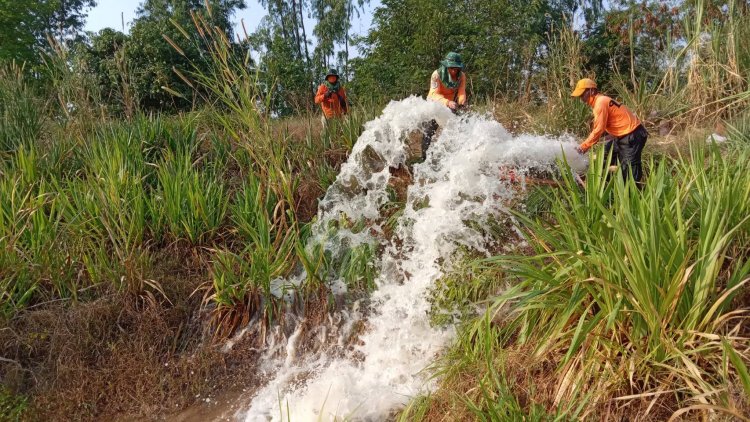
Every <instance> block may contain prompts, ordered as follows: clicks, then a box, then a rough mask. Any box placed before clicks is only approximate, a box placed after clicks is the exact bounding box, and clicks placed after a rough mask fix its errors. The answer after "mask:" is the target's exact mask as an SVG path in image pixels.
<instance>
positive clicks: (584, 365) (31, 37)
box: [0, 0, 750, 420]
mask: <svg viewBox="0 0 750 422" xmlns="http://www.w3.org/2000/svg"><path fill="white" fill-rule="evenodd" d="M17 3H19V2H0V23H2V24H1V25H0V28H2V29H0V35H1V36H2V40H6V39H8V40H13V41H14V42H7V43H6V42H5V41H3V42H2V43H0V321H2V327H0V352H1V353H2V357H3V358H2V360H0V375H2V379H3V381H4V383H5V384H6V385H7V387H9V388H8V389H7V390H6V389H2V390H0V408H2V409H3V411H4V412H6V413H7V414H10V415H12V416H13V417H16V416H20V415H21V414H22V413H23V412H24V411H25V410H26V409H31V410H33V411H39V412H40V414H41V415H42V417H44V416H47V417H58V418H66V417H68V418H70V417H73V415H75V416H77V417H81V418H97V417H99V418H107V417H109V416H113V415H115V414H116V413H118V412H137V411H139V410H138V405H139V404H140V403H138V400H142V401H143V404H144V406H156V407H158V406H162V407H165V406H166V404H165V403H167V401H168V400H169V399H171V400H175V399H174V397H177V396H179V397H180V399H179V400H176V404H177V406H183V405H185V404H187V403H189V402H190V401H191V400H194V397H195V395H196V394H197V393H199V392H206V391H207V390H210V387H211V385H210V381H206V380H212V381H213V380H216V379H225V378H216V377H226V376H227V375H226V374H223V375H222V374H221V371H222V370H224V371H225V372H232V371H233V370H234V369H235V368H236V365H240V364H239V363H238V362H242V361H240V360H238V359H239V358H237V356H234V357H232V356H231V354H229V355H225V354H220V353H218V352H217V351H216V350H217V349H216V348H215V347H214V346H213V343H212V342H211V339H223V338H226V337H227V336H230V335H232V334H233V333H235V332H236V331H237V329H238V328H240V327H245V326H248V324H250V325H249V328H250V329H251V330H254V331H251V332H252V333H254V335H251V336H249V337H250V340H249V341H251V342H252V341H254V342H258V343H259V342H260V341H261V340H262V338H263V336H264V334H265V332H266V331H265V330H266V329H267V328H269V327H270V326H271V325H273V324H278V323H281V322H283V320H284V317H285V312H288V311H289V309H290V308H289V307H287V306H286V303H285V300H284V299H283V298H282V296H283V295H285V294H286V295H290V296H293V297H295V300H298V301H300V303H301V302H304V301H320V302H323V303H325V302H326V299H327V295H326V291H325V288H324V284H323V283H321V281H322V280H326V279H327V278H329V277H332V276H334V275H336V276H341V277H342V278H343V280H344V281H345V283H346V284H347V288H348V289H349V290H350V292H351V294H352V295H355V296H356V295H364V294H366V293H367V292H368V291H370V290H372V289H373V288H374V287H375V286H374V280H375V277H376V275H377V274H376V269H375V268H374V266H373V265H372V263H373V260H374V259H375V258H376V256H377V254H378V253H380V251H379V250H378V248H377V247H376V246H375V245H359V246H357V247H355V248H351V249H349V250H345V251H343V252H342V253H341V254H340V256H335V257H333V256H330V254H326V253H325V252H324V251H322V250H321V248H317V249H316V248H314V247H313V248H311V249H310V250H308V249H306V248H305V246H307V238H308V236H309V231H310V229H309V226H308V223H309V222H310V221H311V220H312V219H313V218H314V215H315V212H316V209H317V199H318V198H319V197H320V196H321V195H322V194H323V193H324V192H325V189H326V188H327V187H328V186H329V185H330V184H331V183H332V182H333V180H334V178H335V176H336V174H337V172H338V166H339V165H340V164H341V162H342V161H343V160H345V158H346V156H347V154H348V151H349V150H350V149H351V147H352V145H353V143H354V142H355V140H356V139H357V137H358V135H359V134H360V132H361V130H362V124H363V123H364V122H365V121H367V120H369V119H370V118H371V117H372V116H373V115H374V114H375V113H376V112H377V111H378V110H379V108H378V107H377V106H378V104H379V103H382V102H384V101H386V100H389V99H393V98H399V97H402V96H405V95H409V94H422V93H424V92H425V91H426V90H427V86H426V81H427V79H428V76H429V73H430V72H432V70H434V68H435V67H436V66H437V63H438V60H439V59H440V58H441V57H442V56H443V55H444V54H445V52H446V51H448V50H458V51H460V52H462V53H463V55H464V59H465V61H466V62H467V65H468V68H467V73H468V75H469V77H470V86H469V88H470V91H471V93H472V95H473V97H474V98H475V102H478V101H476V100H478V99H485V98H486V99H488V100H489V101H488V103H489V104H490V106H491V107H492V109H493V111H494V113H495V114H496V115H497V116H498V118H499V120H501V121H502V122H503V123H504V124H506V126H507V127H508V128H510V129H512V130H516V131H531V132H543V133H562V132H573V133H577V132H583V131H585V130H586V127H585V124H583V122H585V121H586V119H587V118H588V116H589V114H590V110H589V109H587V108H586V106H585V105H583V104H581V103H580V102H578V101H573V99H571V98H570V97H569V92H570V87H571V85H572V84H573V83H574V82H575V80H577V79H578V78H580V77H582V76H596V78H597V79H598V80H599V81H600V82H601V85H602V87H603V89H604V90H605V91H607V92H609V93H611V94H613V95H616V96H617V97H619V98H620V99H622V100H623V101H624V102H625V103H626V104H628V105H629V106H631V107H633V109H634V110H635V111H636V112H637V114H638V115H639V116H641V117H642V118H643V119H644V120H645V123H646V125H647V127H648V128H649V130H650V131H651V132H652V134H656V133H658V132H662V131H664V132H665V133H668V132H670V131H671V130H673V129H674V128H675V127H677V128H678V129H682V128H687V127H691V126H698V127H703V128H709V129H713V128H714V125H715V124H717V123H719V122H722V121H730V122H732V123H731V124H727V125H726V133H727V134H728V135H729V136H730V137H731V138H732V140H733V143H732V144H731V145H729V146H728V147H726V149H724V150H723V151H719V150H716V149H707V150H704V149H701V148H695V149H693V150H692V151H691V153H690V154H689V155H683V156H677V157H674V158H664V159H662V160H660V161H656V160H655V161H653V162H651V163H649V168H650V175H649V178H648V181H647V183H646V185H645V186H644V188H643V190H640V191H639V190H637V189H635V187H634V186H633V185H629V184H624V183H622V181H621V180H620V178H619V177H618V176H613V177H612V178H611V179H607V178H606V177H605V175H604V174H603V173H602V171H601V168H602V166H601V165H595V166H592V169H591V171H590V173H589V174H588V182H589V183H588V188H587V190H586V191H585V192H582V191H580V190H579V189H578V187H577V186H576V185H575V184H574V183H573V182H572V181H571V180H570V179H569V178H565V179H563V180H562V184H563V186H562V188H560V189H552V188H550V189H545V190H544V191H541V190H538V191H535V192H533V193H532V194H530V195H529V197H528V198H527V200H526V202H525V207H526V208H525V213H524V214H521V215H518V217H517V218H518V220H519V221H520V222H521V223H522V224H521V226H522V228H523V230H524V231H525V233H526V235H527V241H528V243H529V244H530V245H531V246H532V247H533V248H534V250H533V252H534V253H535V254H536V255H531V256H525V255H524V256H512V257H511V256H497V257H493V258H490V259H479V258H477V257H475V256H471V255H467V257H466V259H465V260H464V261H462V262H461V263H460V264H459V265H457V266H456V267H455V268H454V269H453V271H452V272H451V273H449V274H448V275H447V276H446V277H445V278H444V279H442V280H441V281H440V282H439V283H438V285H437V286H436V288H435V291H434V292H433V293H434V297H433V305H434V309H433V310H432V314H431V317H432V318H433V322H434V323H435V324H438V325H440V324H447V323H454V322H461V321H464V322H466V325H465V327H464V328H462V330H461V331H462V336H461V337H460V340H459V341H458V342H457V344H456V345H455V347H454V348H453V349H452V350H450V351H449V352H448V353H447V355H446V356H445V360H444V361H442V362H439V363H438V366H437V367H436V368H437V372H436V373H437V375H438V376H443V381H442V386H443V387H442V389H441V390H440V391H438V392H436V393H435V394H434V395H432V396H430V397H423V398H418V399H416V400H415V401H414V402H413V403H412V404H411V405H410V406H409V407H408V408H407V409H406V410H405V411H404V413H403V414H402V419H403V420H418V419H420V418H425V419H440V418H443V419H450V420H458V419H461V418H463V417H466V418H469V419H471V418H473V419H481V420H497V419H512V418H519V419H520V418H521V417H525V418H526V419H530V420H549V419H558V420H566V419H570V418H579V417H584V418H585V417H589V416H601V417H605V416H606V415H632V414H639V415H651V416H652V417H653V418H654V419H664V418H667V417H669V416H670V415H672V414H675V415H678V416H679V414H687V415H692V414H693V413H692V412H704V413H705V412H708V411H713V412H716V414H726V415H729V416H732V415H738V414H741V413H742V412H746V411H747V409H748V406H749V404H748V403H747V399H746V397H747V396H748V395H750V378H748V375H747V374H748V369H747V365H748V363H749V362H750V359H749V357H750V356H749V355H748V350H747V346H746V345H747V337H748V335H749V334H748V332H747V326H748V325H747V315H746V309H747V303H746V300H747V299H746V297H747V280H748V276H749V275H750V264H749V263H748V262H749V261H748V259H747V258H748V242H749V241H750V236H749V235H748V233H749V232H748V227H749V226H748V224H750V223H749V222H748V221H747V215H748V211H749V210H748V209H747V206H746V204H748V203H750V198H749V197H748V196H750V192H748V190H747V189H748V186H750V180H748V176H747V174H748V170H750V169H748V166H747V159H748V158H750V157H748V156H747V155H748V152H747V151H748V149H747V140H748V136H750V135H748V133H750V131H748V125H749V124H748V121H750V120H748V119H747V116H738V115H739V113H740V112H741V111H742V110H745V109H746V108H747V106H748V101H749V100H750V90H749V86H748V80H749V77H750V50H748V48H750V47H748V46H750V43H748V35H750V34H749V33H748V29H747V28H750V25H748V23H749V22H748V20H749V19H750V18H749V17H748V16H750V14H749V13H748V6H747V2H743V1H738V0H728V1H714V0H711V1H709V0H698V1H685V2H676V3H675V4H674V5H673V7H670V8H666V9H665V8H664V6H663V5H661V3H662V2H651V1H648V2H644V3H640V4H638V5H634V4H632V3H630V2H610V3H608V4H607V5H606V6H607V7H603V6H604V4H602V3H601V2H597V1H551V0H550V1H536V2H515V1H511V2H496V1H490V2H482V1H469V2H465V4H462V7H461V9H462V10H461V11H457V9H456V7H455V5H453V4H452V3H448V2H437V3H435V2H423V1H421V0H385V1H383V3H382V5H381V7H380V8H379V9H377V10H376V12H375V19H374V27H373V28H372V30H371V31H370V32H369V33H368V34H366V35H365V36H364V37H362V38H361V39H359V40H354V39H352V36H351V33H350V31H351V17H352V16H353V15H355V14H356V13H358V11H359V10H361V9H362V7H363V6H364V5H366V4H367V2H360V1H358V2H355V1H351V0H320V1H313V2H303V1H277V0H269V1H264V2H263V3H262V4H263V6H264V7H266V8H267V10H268V11H269V16H268V17H267V18H266V19H265V21H264V23H263V24H262V25H261V27H260V28H259V29H258V30H257V31H255V32H253V33H252V34H250V35H249V36H247V37H245V35H247V34H241V37H240V38H241V39H239V40H236V39H235V38H234V36H233V34H232V31H231V25H230V19H231V17H232V14H233V12H234V11H235V10H237V9H238V8H242V7H244V5H245V2H244V1H241V0H226V1H225V0H221V1H218V0H217V1H213V0H212V1H208V2H205V1H197V0H195V1H193V0H191V1H182V0H180V1H177V0H170V1H166V2H162V1H146V2H144V3H143V4H142V6H141V8H140V9H139V12H138V16H137V18H136V20H135V21H134V22H133V26H132V28H131V31H130V33H129V34H123V33H120V32H118V31H115V30H111V29H107V30H103V31H101V32H99V33H98V34H88V35H87V38H86V39H79V38H80V35H81V34H80V27H81V22H82V17H83V15H82V11H84V10H85V9H86V7H87V6H89V5H92V4H93V2H89V1H72V2H71V1H66V2H36V3H33V4H32V3H31V2H25V3H24V2H22V3H24V4H23V5H22V7H18V4H17ZM26 3H28V4H26ZM307 14H311V15H312V16H313V19H314V21H315V25H314V26H313V27H312V28H306V27H305V18H306V15H307ZM32 17H33V19H32ZM581 17H583V20H582V22H583V23H582V24H581V25H580V27H575V28H574V27H572V22H575V21H576V19H579V20H578V21H581V20H580V18H581ZM37 18H39V19H37ZM20 22H25V23H28V25H27V26H21V25H19V23H20ZM447 23H449V24H447ZM50 34H51V35H52V36H51V37H50V38H51V39H50V40H48V39H47V36H48V35H50ZM310 34H312V35H314V36H315V37H316V39H318V44H317V45H316V46H315V47H314V48H313V46H312V45H311V43H310V39H311V38H312V36H311V35H310ZM15 41H18V42H15ZM355 41H356V44H357V46H358V47H359V48H360V56H359V57H358V58H356V59H351V60H350V58H351V56H352V52H351V51H350V48H351V46H352V45H353V44H354V43H355ZM40 52H41V53H45V54H41V55H40V54H39V53H40ZM14 60H15V62H14ZM22 62H25V64H23V63H22ZM329 66H339V67H341V68H343V72H344V74H345V75H346V78H347V79H348V81H347V82H349V83H350V86H351V88H352V89H353V94H354V95H353V98H359V104H356V105H354V106H353V107H352V112H351V115H350V118H349V119H347V120H345V121H343V122H341V124H340V125H333V126H334V127H332V128H331V130H328V131H326V132H324V133H322V134H320V128H319V126H318V123H317V120H318V118H317V115H315V114H313V113H310V111H311V107H312V106H311V100H312V89H313V88H314V86H315V84H316V83H317V82H318V79H319V76H320V73H321V72H322V71H323V69H325V68H326V67H329ZM738 117H739V118H738ZM728 119H731V120H728ZM663 129H664V130H663ZM652 139H653V138H652ZM701 141H703V139H701ZM726 157H731V158H732V159H731V160H727V159H725V158H726ZM600 159H602V158H601V157H600ZM598 164H601V163H598ZM388 206H389V207H391V208H392V215H391V216H390V219H389V221H388V224H390V225H391V226H392V225H393V224H395V221H396V219H397V217H398V215H399V214H398V213H399V207H400V206H401V205H399V203H398V201H397V200H394V201H392V203H391V204H389V205H388ZM342 224H349V222H342ZM469 224H470V223H469ZM644 227H647V228H648V230H644ZM358 229H364V228H363V227H359V228H358ZM391 229H392V227H391ZM330 235H331V236H335V235H336V228H335V227H332V231H331V233H330ZM498 236H508V234H507V233H498ZM529 252H532V251H529ZM300 267H304V268H305V269H306V270H307V274H308V279H306V280H304V281H303V282H302V284H301V285H300V286H299V287H297V288H296V289H294V290H293V291H280V286H279V285H278V279H279V278H282V277H284V276H286V275H289V274H290V273H291V272H292V271H294V270H295V269H296V268H300ZM506 286H512V287H510V289H509V290H507V291H505V292H503V293H500V291H501V289H502V288H504V287H506ZM198 293H199V294H198ZM321 298H322V300H321ZM487 306H489V310H488V311H487V312H483V313H482V314H481V316H480V317H476V313H477V312H478V311H482V310H484V309H485V307H487ZM323 307H324V308H325V306H323ZM326 309H328V308H326ZM252 346H253V347H252V348H249V349H248V353H250V352H252V350H256V351H257V343H253V344H252ZM61 355H64V356H66V360H65V361H62V360H60V359H57V357H58V356H61ZM237 355H239V356H242V355H243V353H242V352H238V353H237ZM227 356H229V357H227ZM131 359H135V360H136V361H137V362H136V364H137V365H139V366H142V367H144V371H143V373H138V374H135V373H134V372H133V371H132V368H133V365H134V361H133V360H131ZM225 359H226V360H225ZM246 360H247V359H246ZM217 361H221V362H222V363H223V364H224V365H223V366H222V365H218V364H217V363H216V362H217ZM165 363H166V364H167V365H165ZM245 363H246V362H245ZM233 365H234V366H233ZM240 366H241V365H240ZM222 368H223V369H222ZM243 368H244V367H243ZM193 369H195V371H193ZM245 369H247V368H245ZM247 370H248V371H249V372H247V373H251V374H252V373H253V371H250V370H249V369H247ZM240 373H242V372H241V371H240ZM82 374H83V375H82ZM110 377H112V378H111V379H112V381H111V382H110ZM212 381H211V382H212ZM66 394H68V395H69V396H70V397H66ZM71 397H73V398H74V399H72V400H71ZM133 397H136V399H135V400H134V399H133ZM173 403H174V401H170V402H169V405H170V406H171V405H172V404H173ZM144 409H145V407H144ZM140 411H143V409H140ZM607 412H610V413H607ZM680 412H683V413H680ZM722 412H723V413H722ZM603 415H604V416H603Z"/></svg>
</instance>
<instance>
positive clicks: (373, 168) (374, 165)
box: [360, 145, 385, 174]
mask: <svg viewBox="0 0 750 422" xmlns="http://www.w3.org/2000/svg"><path fill="white" fill-rule="evenodd" d="M360 160H361V162H362V168H363V169H365V170H366V171H367V172H369V174H373V173H380V172H381V171H383V169H384V168H385V159H383V157H381V156H380V154H378V153H377V151H375V149H373V147H372V146H370V145H368V146H367V147H365V149H364V150H363V151H362V153H361V155H360Z"/></svg>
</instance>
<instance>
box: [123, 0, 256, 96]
mask: <svg viewBox="0 0 750 422" xmlns="http://www.w3.org/2000/svg"><path fill="white" fill-rule="evenodd" d="M207 6H208V7H207ZM244 7H245V2H244V0H210V1H208V2H206V1H204V0H145V1H144V2H143V4H142V5H141V7H140V8H139V9H138V10H137V12H136V13H137V17H136V19H135V21H134V22H133V27H132V29H131V32H130V39H129V41H128V43H127V47H126V49H125V57H126V60H127V62H128V64H129V65H130V66H131V68H132V70H133V72H134V74H133V85H134V86H133V89H134V91H135V93H136V95H137V97H138V98H139V99H140V105H141V107H142V108H143V109H148V110H170V109H171V110H174V109H188V108H190V107H193V106H195V104H196V102H197V101H198V97H197V96H196V95H195V92H194V90H193V88H191V87H190V86H189V85H187V84H186V83H185V82H184V81H183V80H182V78H181V77H180V76H179V75H178V74H177V73H176V72H175V70H176V71H177V72H181V73H182V74H187V73H189V72H190V71H192V70H193V66H198V68H199V69H201V68H203V69H205V68H207V66H209V65H210V64H209V63H208V62H207V61H206V56H205V55H204V54H203V53H204V52H205V44H204V43H205V42H210V40H205V39H203V37H202V36H201V34H199V33H198V31H197V29H196V28H195V25H194V23H193V20H192V14H193V13H197V14H199V15H200V16H202V17H203V18H204V19H206V20H207V22H208V23H209V24H210V25H211V26H215V27H217V28H220V29H221V30H222V31H223V32H224V33H225V34H226V36H227V37H228V38H229V39H230V40H231V39H233V36H232V27H231V21H230V19H231V16H232V14H233V13H234V12H235V10H236V9H242V8H244ZM172 43H174V45H173V44H172ZM165 88H167V89H169V91H171V92H169V91H167V90H165ZM174 93H176V94H177V95H174Z"/></svg>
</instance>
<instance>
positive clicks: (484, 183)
mask: <svg viewBox="0 0 750 422" xmlns="http://www.w3.org/2000/svg"><path fill="white" fill-rule="evenodd" d="M433 118H434V119H436V120H437V121H438V123H439V124H440V126H441V127H442V133H441V134H440V135H439V136H438V137H436V139H435V140H434V141H433V144H432V146H431V148H430V150H429V154H428V158H427V161H425V162H424V163H421V164H418V165H415V166H414V169H413V180H414V181H413V184H412V185H411V186H410V187H409V190H408V198H407V205H406V208H405V210H404V212H403V215H402V216H401V217H400V218H399V221H398V226H397V228H396V232H395V237H397V238H398V239H400V242H394V244H385V245H384V246H385V249H384V252H383V254H382V256H380V257H379V258H378V259H377V261H376V263H375V264H376V266H377V268H378V269H379V276H378V278H377V280H376V284H377V290H375V291H374V292H373V293H372V295H371V297H370V300H369V303H368V305H367V309H366V312H360V310H358V309H356V307H354V308H353V309H348V310H346V311H344V312H342V313H341V314H340V315H341V316H342V318H345V319H346V320H347V321H348V322H349V323H348V326H351V325H353V322H354V321H357V320H358V319H361V318H365V320H366V325H365V326H366V329H365V331H364V333H362V334H361V335H360V336H359V341H358V342H357V345H356V346H354V347H353V348H351V349H350V350H347V349H346V348H340V349H339V350H346V351H345V352H341V353H337V354H336V356H330V355H327V354H325V353H319V354H317V355H312V356H299V353H297V351H296V347H297V344H296V343H297V338H298V337H299V336H298V333H295V334H294V335H291V336H290V337H289V340H288V343H287V344H286V346H285V347H283V348H281V349H282V350H283V354H285V356H282V357H281V358H278V357H277V358H275V360H274V363H273V364H271V365H270V368H269V371H270V373H271V374H273V375H274V376H273V378H272V379H271V381H270V382H269V383H268V384H267V385H266V386H265V387H264V388H262V389H261V390H260V391H259V393H258V394H257V395H256V396H255V397H254V398H253V399H252V402H251V403H250V404H249V408H248V409H246V410H245V411H243V412H242V413H241V414H240V417H241V418H244V420H246V421H267V420H273V421H279V420H284V421H286V420H292V421H295V422H296V421H332V420H341V419H347V420H359V421H380V420H384V419H387V417H388V415H389V414H391V413H392V412H393V411H394V410H397V409H399V408H400V407H402V406H403V405H405V404H406V403H408V401H409V400H410V399H411V398H413V397H414V396H416V395H418V394H420V393H424V392H427V391H430V390H431V389H432V388H434V383H433V382H429V381H428V380H427V379H426V374H425V373H424V372H423V369H424V368H425V367H426V366H427V365H429V364H430V363H431V362H432V361H433V360H434V358H435V357H436V356H437V355H438V354H439V353H440V352H441V351H442V350H443V349H444V348H445V347H446V345H448V343H449V342H450V341H451V340H452V339H453V338H454V336H455V332H454V330H453V329H452V328H447V329H445V328H435V327H431V326H430V321H429V316H428V311H429V308H430V304H429V302H428V300H427V299H428V292H429V290H430V288H431V287H432V286H433V285H434V283H435V281H436V280H438V279H439V278H440V277H441V275H442V274H443V271H444V270H445V269H446V268H448V266H449V265H450V260H451V258H452V257H453V256H454V255H455V253H456V249H457V248H458V247H459V246H460V245H464V246H466V247H469V248H473V249H476V250H479V251H482V250H483V248H484V247H485V245H486V244H487V241H488V240H487V239H485V238H484V237H483V235H482V234H481V233H479V232H478V231H476V230H475V229H472V228H470V227H468V226H467V225H466V224H465V222H466V221H469V220H471V221H475V222H479V223H480V225H481V223H482V222H484V221H486V219H487V218H488V217H490V216H497V215H499V214H501V213H502V212H503V209H504V204H506V203H507V201H508V200H509V199H511V198H512V196H513V195H514V190H513V189H510V188H509V186H508V184H507V182H506V181H503V180H501V178H500V177H499V168H500V167H502V166H513V167H514V168H529V167H534V168H538V167H542V168H551V167H552V166H553V164H554V162H555V159H556V158H558V157H560V156H561V154H563V153H565V154H566V155H567V157H568V160H569V162H570V164H571V166H572V167H573V168H574V169H576V170H582V169H583V168H585V166H586V162H585V160H584V158H583V157H581V156H579V155H578V154H576V153H575V151H574V148H575V146H576V144H575V143H574V142H573V141H572V140H565V141H561V140H558V139H551V138H545V137H539V136H519V137H515V138H514V137H512V136H511V135H510V134H509V133H508V132H507V131H506V130H505V129H504V128H503V127H502V126H501V125H500V124H499V123H497V122H495V121H493V120H491V119H490V118H489V117H482V116H463V117H458V116H454V115H453V114H451V113H450V111H449V110H448V109H446V108H445V107H443V106H442V105H439V104H437V103H433V102H427V101H425V100H423V99H421V98H417V97H410V98H407V99H405V100H402V101H398V102H391V103H390V104H389V105H388V106H387V107H386V108H385V110H384V111H383V114H382V115H381V116H380V117H379V118H377V119H375V120H373V121H371V122H369V123H367V125H366V126H365V131H364V132H363V134H362V136H361V137H360V138H359V140H358V141H357V143H356V145H355V146H354V148H353V151H352V154H351V156H350V158H349V160H348V161H347V163H345V164H344V165H343V166H342V169H341V172H340V174H339V175H338V178H337V181H336V183H335V184H334V185H333V186H332V187H331V188H330V189H329V191H328V192H327V193H326V196H325V198H324V199H323V200H322V201H321V204H320V210H319V215H318V218H319V223H318V224H317V226H316V228H315V235H314V239H313V241H315V242H324V243H325V245H326V248H327V249H329V251H330V252H331V253H332V254H336V253H340V250H341V249H342V245H346V246H351V245H354V244H360V243H370V244H376V243H378V242H385V240H382V239H380V240H379V237H378V236H377V233H380V232H381V231H382V230H381V228H380V227H379V226H378V225H377V224H378V223H377V221H378V217H379V213H380V207H381V205H383V204H384V203H386V202H387V199H388V194H387V190H386V187H387V183H388V179H389V177H390V175H389V170H388V167H389V166H393V167H396V166H398V165H399V164H403V163H404V162H405V160H406V159H407V151H406V146H405V144H404V142H403V139H404V137H405V135H406V134H407V133H409V132H411V131H413V130H414V129H417V128H419V127H420V124H421V123H422V122H424V121H428V120H430V119H433ZM342 215H345V216H346V217H347V218H349V219H350V220H353V221H358V220H361V219H366V221H369V222H370V224H371V225H372V227H368V228H369V229H370V230H367V229H366V230H362V231H361V232H359V233H357V234H355V233H351V232H349V231H347V230H343V229H342V230H339V231H337V232H336V233H335V235H333V236H331V235H330V232H329V231H328V230H326V227H328V225H329V223H330V222H331V221H337V220H339V219H340V218H341V216H342ZM373 233H374V234H375V236H373ZM298 280H299V278H298ZM332 286H334V287H336V288H337V289H338V290H339V291H344V290H345V286H343V283H341V282H340V281H337V280H332ZM363 315H366V317H363ZM344 326H347V324H344ZM346 331H347V330H346V329H344V330H342V332H346ZM278 349H279V348H277V350H278ZM269 359H270V358H269Z"/></svg>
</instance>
